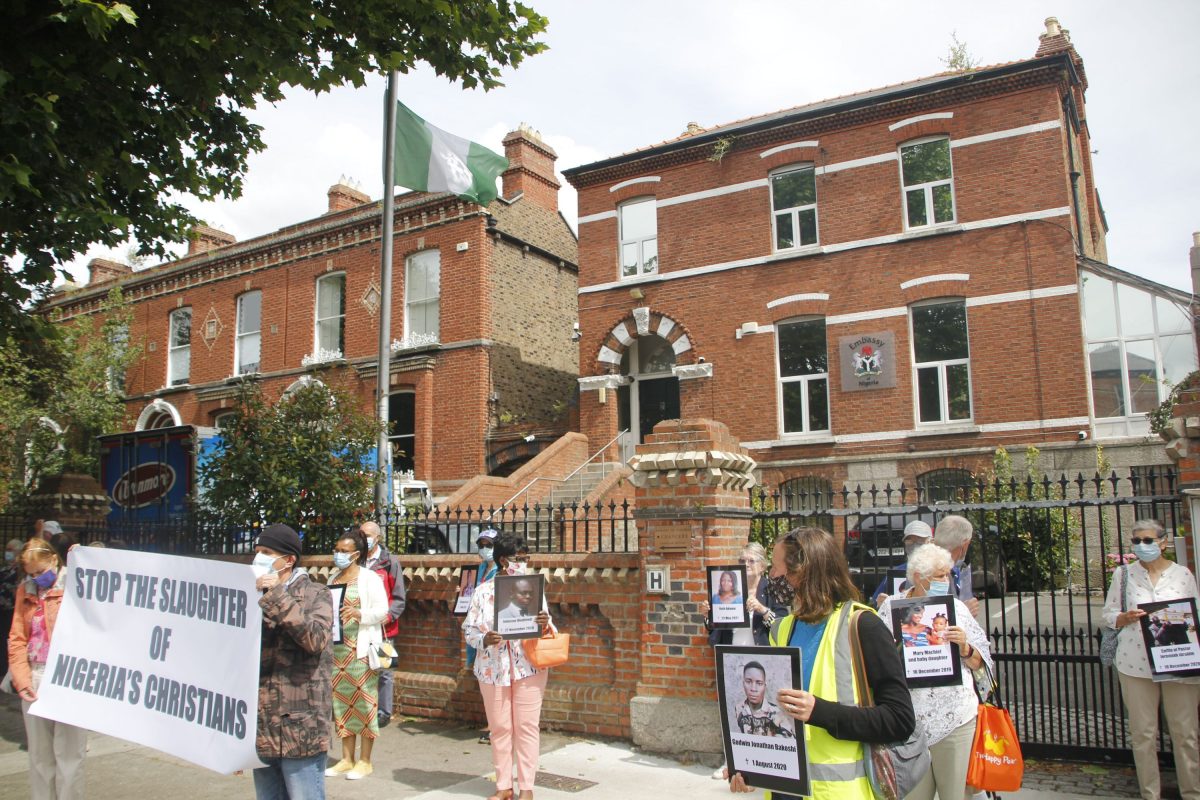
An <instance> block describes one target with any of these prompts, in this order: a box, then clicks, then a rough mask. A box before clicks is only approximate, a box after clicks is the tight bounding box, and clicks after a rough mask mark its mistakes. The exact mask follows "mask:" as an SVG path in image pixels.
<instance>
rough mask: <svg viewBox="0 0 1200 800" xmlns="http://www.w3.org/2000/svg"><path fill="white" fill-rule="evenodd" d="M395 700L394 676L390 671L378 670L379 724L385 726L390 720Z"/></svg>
mask: <svg viewBox="0 0 1200 800" xmlns="http://www.w3.org/2000/svg"><path fill="white" fill-rule="evenodd" d="M395 700H396V676H395V675H394V674H393V672H392V671H391V670H390V669H381V670H379V724H380V725H385V724H387V722H388V721H389V720H390V719H391V718H392V709H393V708H395V705H396V703H395Z"/></svg>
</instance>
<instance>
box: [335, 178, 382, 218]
mask: <svg viewBox="0 0 1200 800" xmlns="http://www.w3.org/2000/svg"><path fill="white" fill-rule="evenodd" d="M369 202H371V198H370V197H368V196H367V194H366V192H363V191H360V190H359V189H355V188H354V187H353V186H351V185H349V184H348V183H345V182H344V181H338V182H337V183H335V184H334V185H333V186H330V187H329V211H328V212H327V213H329V214H332V213H333V212H335V211H345V210H346V209H348V208H355V207H357V206H361V205H365V204H366V203H369Z"/></svg>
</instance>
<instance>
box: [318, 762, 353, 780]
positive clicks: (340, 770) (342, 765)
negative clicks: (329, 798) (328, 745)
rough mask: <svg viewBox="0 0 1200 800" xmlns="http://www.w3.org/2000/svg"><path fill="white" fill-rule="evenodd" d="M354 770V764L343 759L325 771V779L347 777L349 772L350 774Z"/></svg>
mask: <svg viewBox="0 0 1200 800" xmlns="http://www.w3.org/2000/svg"><path fill="white" fill-rule="evenodd" d="M352 769H354V762H353V761H347V760H346V759H344V758H343V759H342V760H341V761H339V762H337V763H336V764H334V765H333V766H332V767H330V768H329V769H327V770H325V777H326V778H336V777H337V776H339V775H345V774H346V773H347V772H349V771H350V770H352Z"/></svg>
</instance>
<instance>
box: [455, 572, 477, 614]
mask: <svg viewBox="0 0 1200 800" xmlns="http://www.w3.org/2000/svg"><path fill="white" fill-rule="evenodd" d="M480 569H482V568H481V567H463V568H462V571H461V572H460V573H459V574H458V597H456V598H455V600H454V613H455V614H457V615H459V616H465V615H466V613H467V612H468V611H470V610H471V598H472V597H473V596H474V595H475V584H476V582H477V581H478V580H479V570H480Z"/></svg>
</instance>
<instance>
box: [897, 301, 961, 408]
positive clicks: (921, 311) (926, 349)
mask: <svg viewBox="0 0 1200 800" xmlns="http://www.w3.org/2000/svg"><path fill="white" fill-rule="evenodd" d="M909 321H910V322H911V324H912V347H913V372H914V380H913V384H914V385H915V387H916V394H917V422H918V423H919V424H922V423H923V424H930V423H932V424H943V423H951V422H968V421H970V420H971V350H970V345H969V343H968V341H967V304H966V303H965V302H964V301H963V300H935V301H932V302H928V303H921V304H918V305H914V306H912V308H910V309H909Z"/></svg>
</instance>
